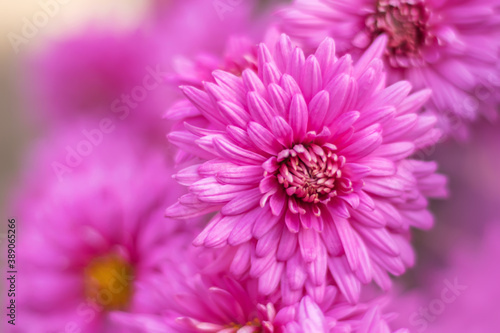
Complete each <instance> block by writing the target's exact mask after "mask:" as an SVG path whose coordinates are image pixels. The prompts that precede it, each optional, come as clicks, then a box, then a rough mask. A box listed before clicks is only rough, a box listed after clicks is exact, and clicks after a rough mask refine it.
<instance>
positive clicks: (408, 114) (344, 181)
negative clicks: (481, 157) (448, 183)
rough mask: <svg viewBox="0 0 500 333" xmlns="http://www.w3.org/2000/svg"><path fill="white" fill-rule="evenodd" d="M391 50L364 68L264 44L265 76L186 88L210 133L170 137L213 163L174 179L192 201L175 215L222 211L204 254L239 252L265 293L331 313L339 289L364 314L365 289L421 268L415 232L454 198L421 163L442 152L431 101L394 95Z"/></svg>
mask: <svg viewBox="0 0 500 333" xmlns="http://www.w3.org/2000/svg"><path fill="white" fill-rule="evenodd" d="M386 41H387V38H386V37H385V36H381V37H379V38H378V39H377V40H376V41H375V42H374V44H373V46H372V47H371V48H370V49H369V50H368V51H367V52H366V53H365V54H364V55H363V56H362V57H361V58H360V59H359V60H358V61H357V63H356V64H353V61H352V59H351V57H350V56H349V55H346V56H343V57H341V58H337V57H336V55H335V44H334V42H333V40H331V39H329V38H327V39H325V40H324V42H323V43H321V45H320V46H319V47H318V49H317V50H316V52H315V53H314V54H312V55H310V56H309V57H307V59H306V58H305V56H304V53H303V51H302V50H301V49H300V48H298V47H294V46H293V45H292V43H291V41H290V40H289V38H288V37H286V36H282V37H281V38H280V40H279V41H278V42H277V44H276V51H275V54H274V55H272V54H271V52H270V51H269V50H268V48H267V47H266V46H265V45H264V44H260V45H259V47H258V62H257V63H258V68H257V71H255V70H252V69H246V70H244V71H243V72H242V74H241V76H235V75H233V74H231V73H228V72H225V71H221V70H216V71H214V72H213V76H214V79H215V83H214V82H205V83H204V87H203V89H201V90H200V89H197V88H195V87H189V86H185V87H182V89H183V92H184V94H185V95H186V97H187V99H188V100H189V102H190V103H191V105H190V106H188V105H187V104H186V107H187V108H191V109H193V111H192V112H199V113H201V114H202V115H203V117H204V118H205V119H206V121H207V122H208V123H209V126H206V127H204V128H202V127H197V126H195V125H193V124H190V123H189V122H187V123H186V130H184V131H177V132H173V133H171V134H169V139H170V141H171V142H172V143H174V144H176V145H178V146H179V147H180V148H182V149H183V150H185V151H186V152H188V153H190V154H193V155H196V156H197V157H198V158H200V159H201V160H202V163H200V164H196V165H192V166H189V167H187V168H185V169H184V170H182V171H180V172H179V173H178V174H177V175H176V176H175V178H176V179H177V180H178V181H179V182H180V183H181V184H183V185H186V186H189V194H187V195H185V196H183V197H181V198H180V199H179V202H178V203H177V204H175V205H173V206H171V207H170V208H169V209H168V210H167V216H169V217H175V218H189V217H193V216H199V215H203V214H206V213H209V212H214V211H217V212H218V213H217V214H216V215H215V216H214V217H213V219H212V220H211V222H210V223H209V225H208V226H206V227H205V229H204V230H203V232H202V233H200V235H199V236H198V237H197V238H196V240H195V244H196V245H204V246H205V247H227V248H228V251H227V252H228V254H227V255H225V257H228V258H229V259H230V260H232V264H231V272H232V273H233V274H235V275H236V276H246V275H249V276H251V277H253V278H258V279H259V292H260V293H261V294H264V295H270V294H272V293H273V292H275V291H276V290H277V289H278V287H280V290H281V293H282V297H283V299H284V302H285V303H286V304H293V303H295V302H298V301H299V300H300V299H301V298H302V295H303V294H304V293H307V294H310V295H311V297H312V298H313V299H314V300H315V301H316V302H318V303H321V302H322V301H323V299H324V290H325V288H326V286H327V285H328V284H331V283H330V282H331V281H334V284H336V285H337V286H338V288H339V289H340V291H341V293H342V294H343V295H344V296H345V297H346V299H347V300H348V301H349V302H352V303H354V302H356V301H357V300H358V298H359V292H360V287H361V284H363V283H369V282H370V281H372V280H375V281H376V282H377V283H378V284H379V285H380V286H382V287H383V288H388V287H389V285H390V279H389V275H388V273H391V274H395V275H399V274H401V273H403V272H404V271H405V267H407V266H409V265H412V263H413V253H412V249H411V246H410V245H409V243H408V239H409V228H410V227H411V226H414V227H419V228H429V227H430V226H431V225H432V216H431V215H430V213H429V212H428V210H427V197H431V196H435V197H439V196H443V195H445V189H444V185H445V179H444V178H443V177H442V176H440V175H437V174H435V171H436V164H435V163H433V162H425V161H421V160H415V159H411V158H409V157H410V156H411V155H412V154H414V153H416V152H417V151H418V150H419V149H421V148H424V147H428V146H430V145H432V144H434V143H435V142H436V140H438V138H439V131H438V130H436V129H434V125H435V122H436V118H435V117H433V116H426V115H422V114H419V113H418V111H419V109H420V108H421V106H422V105H423V104H424V103H425V101H426V100H427V98H428V96H429V91H427V90H424V91H420V92H417V93H414V94H412V95H409V92H410V90H411V85H410V84H409V83H408V82H405V81H402V82H398V83H396V84H394V85H392V86H389V87H385V80H384V79H385V73H384V72H383V63H382V60H380V59H379V58H378V57H379V56H380V55H381V53H382V52H383V50H384V48H385V43H386ZM187 112H189V111H187Z"/></svg>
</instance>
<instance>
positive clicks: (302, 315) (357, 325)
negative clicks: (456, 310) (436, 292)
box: [117, 243, 406, 333]
mask: <svg viewBox="0 0 500 333" xmlns="http://www.w3.org/2000/svg"><path fill="white" fill-rule="evenodd" d="M175 246H176V247H177V248H176V249H175V253H177V254H178V257H182V258H184V259H185V260H184V261H179V260H178V259H175V258H172V259H173V261H171V262H170V263H169V266H168V267H169V269H168V272H167V273H168V274H164V275H163V277H162V280H160V281H161V282H159V283H158V284H157V287H159V288H160V289H161V290H162V291H161V292H160V293H161V294H163V297H166V298H167V299H166V300H165V301H164V304H165V308H164V311H163V314H161V315H158V314H143V315H138V316H133V318H130V320H127V319H125V318H122V320H123V322H125V323H127V325H128V327H129V328H137V329H138V331H140V332H142V331H147V332H179V333H180V332H182V333H184V332H191V333H196V332H220V333H244V332H255V333H257V332H262V333H264V332H268V333H270V332H274V333H280V332H290V333H322V332H325V333H326V332H330V333H341V332H359V333H361V332H363V333H389V332H391V330H390V329H389V326H388V322H389V321H392V320H393V319H394V318H395V315H394V314H392V313H389V314H382V312H381V310H382V308H383V307H385V304H384V303H385V300H384V299H382V298H378V299H374V300H372V301H370V302H365V303H359V304H356V305H352V304H349V303H348V302H346V300H345V298H343V296H342V295H340V294H339V293H338V292H337V289H336V287H334V286H328V287H327V288H326V289H325V300H324V301H323V302H322V303H321V304H318V303H316V302H315V301H314V300H313V299H312V298H311V297H310V296H304V297H303V298H302V299H300V300H299V301H298V302H297V303H294V304H291V305H283V303H282V302H281V300H280V295H279V293H275V294H273V295H270V296H264V295H261V294H259V293H258V281H257V280H255V279H243V280H235V279H233V278H231V277H228V276H227V275H226V273H224V272H219V271H217V270H214V266H213V264H214V259H215V258H216V256H214V255H216V252H217V251H208V252H207V251H200V250H199V249H194V248H188V247H186V244H181V243H177V244H175ZM173 248H174V247H172V249H173ZM193 254H194V255H193ZM165 267H167V266H165ZM117 316H119V317H120V315H117ZM398 332H399V333H403V332H406V330H403V329H402V330H399V331H398Z"/></svg>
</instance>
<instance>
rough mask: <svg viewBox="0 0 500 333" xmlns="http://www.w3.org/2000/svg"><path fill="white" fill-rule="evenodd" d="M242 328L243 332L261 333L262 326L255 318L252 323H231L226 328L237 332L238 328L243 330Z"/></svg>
mask: <svg viewBox="0 0 500 333" xmlns="http://www.w3.org/2000/svg"><path fill="white" fill-rule="evenodd" d="M243 327H244V328H245V332H252V333H260V332H262V324H261V323H260V320H259V319H258V318H255V319H254V320H252V321H247V322H246V323H245V324H244V325H242V324H237V323H231V324H229V326H228V328H232V329H235V330H239V329H240V328H243ZM235 332H236V331H235Z"/></svg>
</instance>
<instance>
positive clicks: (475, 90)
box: [279, 0, 500, 137]
mask: <svg viewBox="0 0 500 333" xmlns="http://www.w3.org/2000/svg"><path fill="white" fill-rule="evenodd" d="M279 15H280V16H281V18H282V22H281V29H282V30H283V31H284V32H286V33H288V34H289V35H290V36H293V38H295V39H296V40H297V41H298V42H300V43H301V44H302V45H303V46H304V47H307V48H314V47H316V46H317V45H318V44H319V43H320V42H321V41H322V39H323V38H324V37H325V36H331V37H333V38H334V39H335V41H336V42H337V45H338V47H339V51H340V52H341V53H342V54H343V53H350V54H359V53H360V52H362V51H363V50H366V49H367V48H368V47H369V45H370V44H371V43H372V41H373V40H374V39H375V38H376V37H377V36H378V35H380V34H382V33H385V34H387V35H388V37H389V42H388V44H387V47H386V49H385V52H384V60H385V62H386V64H387V68H388V69H387V71H388V79H389V80H390V81H391V83H392V82H396V81H397V80H401V79H405V80H409V81H410V82H411V83H412V84H413V86H414V87H415V88H417V89H422V88H431V89H432V90H433V95H432V98H431V99H430V101H429V104H428V107H429V109H430V110H431V111H434V112H436V114H437V115H438V116H439V118H440V126H441V128H443V129H444V131H445V132H446V133H447V134H452V135H455V136H458V137H464V136H465V135H466V133H467V130H466V129H467V126H465V125H466V124H467V122H468V121H471V120H474V119H475V118H477V115H478V114H483V115H485V116H487V117H488V118H490V119H493V118H495V117H496V116H497V105H498V102H499V101H500V99H499V97H500V96H499V86H500V83H499V82H500V80H499V78H500V68H499V67H498V63H497V58H498V52H499V50H500V39H499V33H498V32H499V31H500V30H499V27H500V3H499V2H498V1H496V0H487V1H483V0H466V1H454V0H445V1H441V0H417V1H410V0H395V1H393V0H383V1H376V0H355V1H350V0H340V1H337V0H312V1H310V0H295V1H294V3H293V4H292V5H290V6H287V7H285V8H283V10H281V11H280V14H279Z"/></svg>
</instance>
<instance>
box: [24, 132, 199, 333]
mask: <svg viewBox="0 0 500 333" xmlns="http://www.w3.org/2000/svg"><path fill="white" fill-rule="evenodd" d="M64 138H65V139H66V140H71V139H72V137H67V136H66V137H64ZM65 142H67V141H65ZM57 146H58V144H57V143H55V142H51V144H50V145H49V149H48V150H45V151H43V153H39V154H38V155H39V156H38V158H37V159H36V160H34V163H33V164H34V165H40V166H45V165H50V163H51V162H52V161H53V159H54V158H57V157H59V155H60V154H58V153H56V154H54V153H53V152H54V151H55V152H57V149H54V147H57ZM110 148H111V149H110ZM108 149H110V150H108ZM110 151H113V152H114V153H112V154H111V153H110ZM170 170H171V169H170V168H169V167H168V166H167V164H166V163H165V161H164V157H163V156H161V152H154V151H151V150H150V149H148V148H146V147H144V146H142V145H137V144H136V143H134V142H131V141H128V140H126V138H125V137H119V136H118V137H116V138H114V139H111V138H108V141H107V142H106V144H103V145H102V146H100V147H99V149H97V148H96V150H95V151H93V154H92V156H89V157H87V159H86V160H85V161H83V162H82V163H81V164H80V165H79V166H78V167H75V168H73V169H72V170H71V173H69V174H65V175H64V177H63V178H62V179H58V178H57V177H56V176H55V175H53V174H52V172H53V170H51V169H50V170H49V169H47V170H45V171H47V172H45V173H43V172H42V173H41V174H38V175H37V176H38V177H37V182H38V183H34V182H33V183H31V184H30V185H31V186H30V188H26V189H24V193H23V194H24V195H23V197H22V198H20V199H19V200H18V203H17V206H18V210H19V211H18V215H17V217H18V219H19V222H18V223H22V222H20V221H26V222H27V223H26V224H25V225H24V224H23V227H22V235H23V236H22V237H19V244H18V250H19V254H18V258H19V261H20V262H22V265H19V269H18V270H19V275H18V277H19V282H18V283H19V285H22V286H23V288H24V290H23V292H22V293H20V294H19V297H18V298H17V304H18V306H19V307H20V309H22V314H23V317H24V318H25V319H26V320H24V321H20V322H19V323H18V325H16V328H18V329H19V331H16V332H62V331H70V330H75V329H78V331H79V332H118V331H119V332H132V331H129V330H127V329H125V328H122V323H121V322H119V321H116V320H114V319H113V314H114V313H117V312H124V313H130V314H134V313H135V314H137V313H142V312H149V313H159V312H161V311H162V309H163V307H164V305H163V301H161V302H159V301H157V300H156V296H155V294H154V293H151V292H150V290H151V289H152V286H154V283H155V281H156V280H157V279H159V277H160V276H161V274H160V271H161V270H164V269H166V270H168V269H169V267H168V266H167V267H166V268H165V266H164V265H165V258H168V257H169V256H172V251H171V250H170V247H171V246H172V245H173V244H175V243H176V242H180V243H189V242H190V239H191V238H192V237H193V234H192V233H191V234H189V232H183V233H182V234H179V235H178V230H179V231H180V230H182V229H183V227H182V226H180V225H179V223H175V221H170V222H168V221H167V223H165V222H166V221H165V220H164V218H163V216H162V213H163V209H164V206H165V205H168V204H169V203H171V202H172V201H173V200H175V198H177V196H178V195H180V194H181V193H182V191H181V189H180V188H179V187H178V186H176V184H175V183H173V182H172V181H170V180H168V179H164V180H159V179H158V177H157V175H159V174H162V173H165V172H171V171H170ZM39 183H40V184H39ZM27 207H29V209H28V208H27ZM181 227H182V228H181ZM194 230H195V227H194V226H193V231H194Z"/></svg>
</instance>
